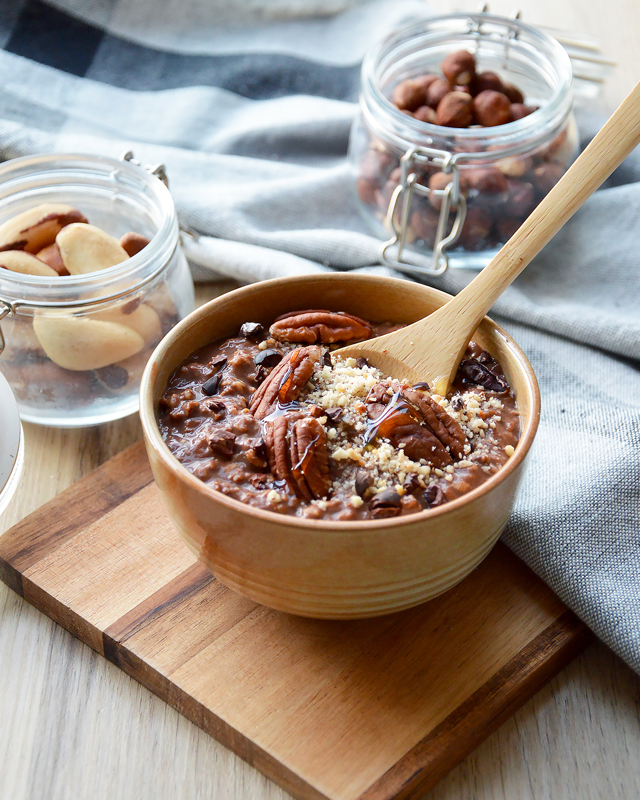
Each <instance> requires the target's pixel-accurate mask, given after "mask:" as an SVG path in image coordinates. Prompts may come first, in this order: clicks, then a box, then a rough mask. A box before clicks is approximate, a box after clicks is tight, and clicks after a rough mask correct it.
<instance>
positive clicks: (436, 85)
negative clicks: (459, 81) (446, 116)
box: [427, 78, 451, 108]
mask: <svg viewBox="0 0 640 800" xmlns="http://www.w3.org/2000/svg"><path fill="white" fill-rule="evenodd" d="M450 91H451V86H449V82H448V81H445V79H444V78H438V79H437V80H435V81H433V83H432V84H431V86H429V88H428V89H427V105H428V106H431V108H437V107H438V104H439V103H440V101H441V100H442V98H443V97H444V96H445V95H446V94H449V92H450Z"/></svg>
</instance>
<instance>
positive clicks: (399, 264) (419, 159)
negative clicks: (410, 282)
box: [380, 147, 467, 275]
mask: <svg viewBox="0 0 640 800" xmlns="http://www.w3.org/2000/svg"><path fill="white" fill-rule="evenodd" d="M462 155H463V154H462V153H456V154H453V153H448V152H447V151H446V150H436V149H435V148H431V147H410V148H409V149H408V150H407V152H406V153H405V154H404V155H403V156H402V158H401V159H400V169H401V175H400V183H399V184H398V186H396V188H395V189H394V190H393V194H392V195H391V199H390V201H389V208H388V210H387V214H386V217H385V225H386V227H387V228H388V229H389V230H391V231H392V232H393V236H392V237H391V239H389V240H388V241H386V242H384V244H383V245H382V247H381V250H380V260H381V261H382V263H383V264H385V265H386V266H388V267H393V268H394V269H400V270H402V271H405V272H406V271H408V268H409V269H410V271H411V272H414V273H419V274H420V275H442V274H443V273H444V272H446V271H447V269H448V267H449V257H448V254H447V248H448V247H449V246H450V245H452V244H454V242H456V241H457V239H458V237H459V236H460V232H461V230H462V226H463V225H464V220H465V216H466V214H467V201H466V200H465V198H464V195H463V194H462V192H461V191H460V170H459V168H458V160H459V159H460V158H461V156H462ZM420 165H422V166H425V167H426V166H428V165H432V166H436V167H438V168H439V170H440V171H441V172H444V173H450V174H451V175H452V180H451V182H450V183H449V184H447V186H445V188H444V189H430V188H429V187H428V186H424V185H423V184H421V183H418V173H417V171H416V168H417V167H418V166H420ZM416 194H417V195H419V196H420V197H425V198H428V197H429V196H430V195H434V196H435V197H439V198H441V199H442V205H441V206H440V216H439V217H438V227H437V230H436V236H435V241H434V244H433V257H432V262H431V269H427V268H426V267H420V266H416V265H415V264H409V263H408V262H406V261H403V260H402V253H403V251H404V248H405V246H406V244H407V232H408V225H409V214H410V212H411V204H412V202H413V198H414V196H415V195H416ZM452 209H455V212H456V216H455V219H454V221H453V225H452V226H451V230H450V231H449V233H447V228H448V222H449V213H450V212H451V210H452ZM394 245H396V246H397V250H396V254H395V258H394V257H393V256H392V255H390V254H389V250H390V249H391V248H392V247H393V246H394Z"/></svg>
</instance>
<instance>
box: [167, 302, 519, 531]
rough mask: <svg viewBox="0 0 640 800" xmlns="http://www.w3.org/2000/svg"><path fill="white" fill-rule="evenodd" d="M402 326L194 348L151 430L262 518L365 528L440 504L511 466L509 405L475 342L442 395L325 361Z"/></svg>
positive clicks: (311, 325) (319, 324)
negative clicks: (266, 514)
mask: <svg viewBox="0 0 640 800" xmlns="http://www.w3.org/2000/svg"><path fill="white" fill-rule="evenodd" d="M400 327H402V326H401V325H395V324H393V323H388V322H383V323H369V322H367V321H365V320H361V319H359V318H358V317H354V316H352V315H350V314H346V313H342V312H340V313H338V312H330V311H325V310H315V309H313V310H307V311H296V312H292V313H291V314H286V315H284V316H282V317H279V318H278V319H276V320H275V322H274V323H273V324H272V325H271V327H270V328H269V329H268V330H266V329H265V328H264V326H263V325H261V324H260V323H253V322H247V323H245V324H244V325H242V326H241V328H240V331H239V333H238V335H237V336H234V337H232V338H230V339H226V340H224V341H218V342H214V343H213V344H210V345H207V346H206V347H202V348H200V349H199V350H197V351H196V352H195V353H193V354H192V355H191V356H189V358H188V359H186V361H185V362H184V363H183V364H182V365H181V366H180V367H178V368H177V369H176V370H175V371H174V373H173V374H172V376H171V378H170V380H169V384H168V386H167V389H166V391H165V393H164V395H163V397H162V398H161V401H160V411H159V427H160V431H161V434H162V436H163V439H164V440H165V442H166V443H167V445H168V447H169V448H170V450H171V451H172V453H173V454H174V455H175V456H176V457H177V458H178V459H179V460H180V462H181V463H182V464H183V465H184V466H185V467H186V468H187V469H188V470H189V471H190V472H192V473H193V474H194V475H195V476H196V477H197V478H199V479H200V480H202V481H204V482H205V483H206V484H208V485H209V486H211V487H212V488H213V489H216V490H218V491H220V492H222V493H223V494H226V495H227V496H229V497H232V498H234V499H236V500H240V501H241V502H243V503H249V504H250V505H252V506H256V507H257V508H262V509H268V510H269V511H275V512H279V513H282V514H292V515H295V516H298V517H307V518H311V519H332V520H363V519H383V518H387V517H395V516H400V515H403V514H412V513H415V512H418V511H423V510H425V509H429V508H434V507H437V506H441V505H442V504H444V503H446V502H448V501H450V500H453V499H454V498H456V497H459V496H460V495H462V494H464V493H465V492H468V491H470V490H471V489H473V488H475V487H477V486H479V485H480V484H482V483H483V482H484V481H486V480H487V479H488V478H490V477H491V476H492V475H494V474H495V473H496V472H497V471H498V470H499V469H500V467H502V466H503V464H505V463H506V461H508V459H509V458H510V457H511V456H512V455H513V453H514V450H515V447H516V445H517V442H518V439H519V434H520V423H519V415H518V410H517V408H516V403H515V398H514V395H513V392H512V391H511V389H510V387H509V385H508V384H507V381H506V379H505V376H504V373H503V372H502V369H501V367H500V365H499V364H498V363H497V362H496V361H495V360H494V359H493V358H492V356H491V355H489V353H487V352H486V351H485V350H483V349H482V348H481V347H479V346H478V345H476V344H474V343H471V345H470V346H469V348H468V349H467V352H466V353H465V356H464V358H463V360H462V362H461V364H460V367H459V369H458V372H457V375H456V378H455V380H454V382H453V385H452V387H451V391H450V392H449V394H448V395H447V397H441V396H439V395H437V394H435V393H433V392H432V391H431V390H430V388H429V386H428V385H427V384H426V383H417V384H415V385H413V386H410V385H408V384H405V383H402V382H401V381H398V380H395V379H394V378H390V377H388V376H385V375H383V374H382V373H381V372H380V371H379V370H378V369H376V368H375V367H373V366H371V365H370V364H368V363H367V362H366V361H365V360H364V359H353V358H341V357H340V356H338V355H335V354H333V353H332V351H333V350H335V349H337V348H339V347H341V346H342V345H343V344H344V343H346V342H348V341H349V342H354V341H358V340H363V339H367V338H370V337H372V336H380V335H382V334H385V333H389V332H390V331H392V330H397V329H398V328H400Z"/></svg>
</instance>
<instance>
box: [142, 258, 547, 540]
mask: <svg viewBox="0 0 640 800" xmlns="http://www.w3.org/2000/svg"><path fill="white" fill-rule="evenodd" d="M309 277H311V276H309V275H295V276H291V277H285V278H273V279H271V280H268V281H260V282H259V283H252V284H249V285H248V286H242V287H240V288H239V289H234V290H233V291H231V292H226V293H225V294H223V295H220V296H219V297H216V298H214V299H213V300H210V301H209V302H208V303H205V304H204V305H202V306H200V308H197V309H196V310H195V311H192V312H191V314H189V315H188V316H187V317H185V318H184V319H183V320H181V321H180V322H179V323H178V324H177V325H176V326H175V327H174V328H172V329H171V330H170V331H169V333H167V334H166V336H165V337H164V338H163V339H162V341H161V342H160V343H159V344H158V346H157V347H156V349H155V350H154V352H153V353H152V355H151V358H150V359H149V362H148V363H147V366H146V368H145V370H144V374H143V376H142V381H141V383H140V419H141V420H142V427H143V430H144V434H145V438H146V441H147V444H148V445H150V446H151V447H153V450H154V452H155V453H156V454H157V455H158V456H159V457H160V458H161V459H162V461H163V462H164V464H165V465H166V466H167V467H168V468H169V470H170V471H171V472H172V473H173V474H174V476H175V477H176V478H177V479H178V480H180V481H182V482H184V483H186V484H187V485H189V486H190V487H191V488H192V489H195V490H196V491H197V492H198V493H199V494H202V495H203V496H205V497H208V498H210V499H212V500H215V502H217V503H221V504H222V505H224V506H227V507H229V508H230V509H232V510H234V511H238V512H240V513H242V514H246V515H248V516H250V517H255V518H256V519H259V520H264V521H267V522H269V523H274V522H277V523H278V524H280V525H287V526H292V527H298V528H308V529H310V530H317V529H319V528H320V529H323V530H326V531H327V532H331V531H333V532H336V533H345V532H349V531H353V532H354V533H356V532H358V533H361V532H362V531H363V530H367V529H368V530H372V529H375V530H381V529H384V528H392V527H397V526H398V525H403V524H407V525H410V524H415V523H416V522H420V521H421V520H426V519H435V518H436V517H440V516H444V515H446V514H451V513H453V512H454V511H456V510H457V509H459V508H461V507H462V506H464V505H465V504H467V503H471V502H473V501H474V500H475V499H477V498H479V497H481V496H482V495H483V494H487V493H489V492H491V491H492V490H493V489H494V488H496V487H497V486H498V485H499V484H500V483H502V482H503V481H504V480H506V479H507V478H508V477H509V475H510V474H511V473H512V472H513V471H514V470H515V469H516V468H517V467H518V466H519V465H520V464H521V462H522V461H523V460H524V458H525V457H526V455H527V453H528V452H529V449H530V447H531V445H532V443H533V440H534V438H535V434H536V431H537V428H538V423H539V420H540V389H539V387H538V381H537V379H536V376H535V373H534V371H533V368H532V366H531V364H530V363H529V360H528V359H527V357H526V356H525V354H524V352H523V351H522V349H521V348H520V346H519V345H518V344H517V343H516V342H515V340H514V339H513V338H512V337H511V336H509V334H508V333H507V332H506V331H505V330H504V329H503V328H501V327H500V326H499V325H498V324H497V323H495V322H494V321H493V320H492V319H491V318H490V317H485V318H484V320H483V322H484V323H488V324H489V326H490V327H491V328H493V330H494V331H495V332H497V333H498V334H500V335H501V336H502V337H503V339H504V341H505V343H506V345H507V347H508V348H509V349H510V350H511V351H512V353H513V354H514V356H515V362H516V363H517V366H518V368H519V369H520V370H521V372H522V376H523V377H524V379H525V385H526V387H527V389H528V392H529V395H530V407H531V413H530V420H529V424H528V425H527V427H526V429H525V430H524V431H521V435H520V439H519V441H518V445H517V447H516V450H515V453H514V454H513V455H512V456H511V457H510V458H509V460H508V461H507V463H506V464H505V465H504V466H503V467H502V468H501V469H500V470H498V472H496V474H495V475H492V476H491V478H489V479H488V480H487V481H485V482H484V483H482V484H481V485H480V486H477V487H476V488H475V489H472V490H471V491H470V492H466V493H465V494H464V495H462V496H461V497H457V498H455V499H454V500H450V501H448V502H447V503H445V504H444V505H442V506H438V507H437V508H430V509H425V510H424V511H419V512H417V513H415V514H406V515H405V516H401V517H391V518H388V519H381V520H329V519H308V518H306V517H297V516H293V515H292V514H281V513H278V512H276V511H268V510H265V509H261V508H257V507H256V506H251V505H249V504H248V503H243V502H241V501H240V500H234V499H233V498H231V497H227V495H225V494H223V493H222V492H219V491H217V490H216V489H213V488H211V487H210V486H208V485H207V484H206V483H204V482H203V481H201V480H200V479H199V478H196V477H195V475H192V474H191V473H190V472H189V470H188V469H187V468H186V467H184V466H183V465H182V464H181V463H180V461H179V460H178V459H177V458H176V456H174V455H173V453H172V452H171V450H169V447H168V446H167V445H166V444H165V442H164V440H163V439H162V437H161V435H160V430H159V428H158V423H157V416H156V408H155V404H154V399H153V398H154V388H155V384H156V382H157V380H158V371H159V367H158V365H159V364H160V363H161V362H162V360H163V358H164V357H165V356H166V353H167V350H168V349H169V348H170V347H171V346H172V345H173V344H174V342H175V341H176V340H177V339H179V338H180V337H181V336H182V335H183V334H184V333H185V332H186V331H188V330H189V328H190V327H191V325H192V324H193V323H194V322H196V321H199V320H200V319H201V318H202V317H207V316H209V315H211V314H215V310H216V307H217V306H218V305H220V304H221V303H222V302H224V303H225V304H227V303H229V301H230V300H233V299H234V298H240V297H243V298H244V297H246V296H247V295H250V294H251V293H252V292H255V291H256V289H258V287H260V288H262V287H266V286H272V285H275V284H280V285H284V284H291V283H296V282H302V281H304V280H305V279H308V278H309ZM312 277H313V279H314V280H318V279H319V280H320V281H324V280H326V281H327V282H331V281H339V282H344V283H345V284H348V283H354V284H355V283H358V282H360V281H364V282H370V281H375V282H376V283H379V284H380V286H381V287H382V286H385V285H386V286H399V285H403V286H405V287H406V284H407V283H408V282H407V281H405V280H402V279H399V278H390V277H387V276H380V275H356V274H353V273H334V272H332V273H318V274H314V275H313V276H312ZM414 285H415V286H416V288H417V289H419V291H426V292H428V293H430V294H432V295H434V296H436V297H441V298H446V299H447V300H448V299H450V298H451V295H449V294H447V293H446V292H442V291H440V290H439V289H434V288H432V287H431V286H425V285H424V284H418V283H416V284H414ZM347 310H348V309H347ZM177 366H178V364H175V365H174V366H173V367H172V370H173V369H175V368H176V367H177ZM163 391H164V388H163ZM516 400H517V398H516Z"/></svg>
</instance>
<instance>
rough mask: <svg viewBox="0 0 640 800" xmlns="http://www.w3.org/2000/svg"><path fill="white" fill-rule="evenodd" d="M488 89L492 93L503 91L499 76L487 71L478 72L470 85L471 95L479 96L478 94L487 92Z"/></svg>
mask: <svg viewBox="0 0 640 800" xmlns="http://www.w3.org/2000/svg"><path fill="white" fill-rule="evenodd" d="M488 89H491V90H492V91H494V92H503V91H504V89H503V84H502V80H501V79H500V76H499V75H497V74H496V73H495V72H491V71H489V70H487V71H486V72H479V73H478V74H477V75H476V77H475V78H474V79H473V83H472V84H471V90H472V92H473V94H474V95H475V94H480V92H484V91H487V90H488Z"/></svg>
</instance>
